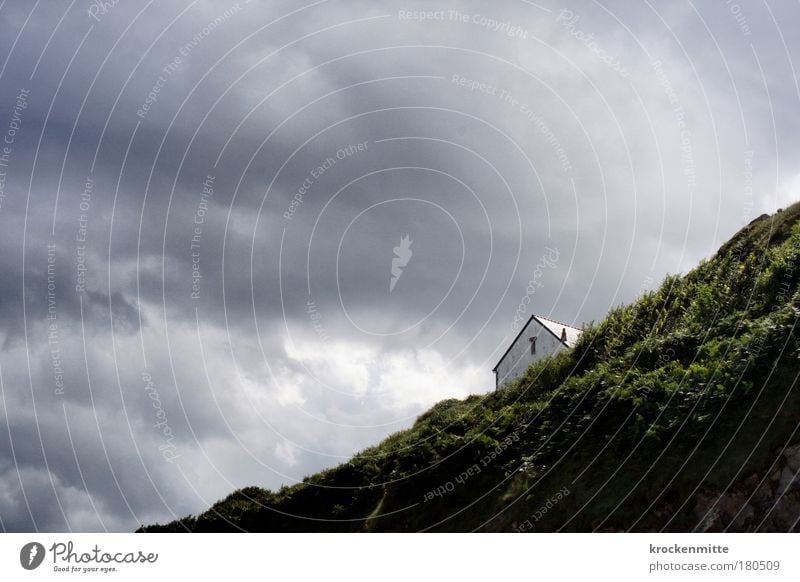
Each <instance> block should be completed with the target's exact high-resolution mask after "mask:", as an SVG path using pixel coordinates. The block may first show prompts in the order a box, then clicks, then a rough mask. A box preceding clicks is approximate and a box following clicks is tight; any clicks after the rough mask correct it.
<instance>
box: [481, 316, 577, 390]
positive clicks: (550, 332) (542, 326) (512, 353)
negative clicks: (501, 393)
mask: <svg viewBox="0 0 800 582" xmlns="http://www.w3.org/2000/svg"><path fill="white" fill-rule="evenodd" d="M582 332H583V330H582V329H580V328H578V327H573V326H571V325H567V324H566V323H561V322H560V321H555V320H553V319H548V318H546V317H542V316H541V315H531V317H530V318H529V319H528V322H527V323H526V324H525V325H524V326H522V330H521V331H520V332H519V334H518V335H517V337H515V338H514V341H513V342H511V345H510V346H509V347H508V349H507V350H506V352H505V353H504V354H503V356H502V357H501V358H500V361H499V362H497V365H496V366H495V367H494V368H493V369H492V372H494V378H495V388H500V387H501V386H502V385H503V384H505V383H506V382H510V381H511V380H514V379H516V378H519V377H520V376H522V374H524V373H525V370H527V369H528V366H530V365H531V364H532V363H533V362H536V361H538V360H541V359H542V358H544V357H545V356H549V355H551V354H555V353H556V352H557V351H559V350H561V349H563V348H571V347H572V346H574V345H575V342H576V341H578V338H579V337H580V335H581V333H582Z"/></svg>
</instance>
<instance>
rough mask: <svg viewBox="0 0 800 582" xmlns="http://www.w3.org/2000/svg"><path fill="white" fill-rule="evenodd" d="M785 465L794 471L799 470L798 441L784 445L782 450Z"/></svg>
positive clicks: (799, 447) (799, 452)
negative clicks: (784, 447)
mask: <svg viewBox="0 0 800 582" xmlns="http://www.w3.org/2000/svg"><path fill="white" fill-rule="evenodd" d="M783 456H784V458H785V459H786V465H787V466H788V467H789V468H790V469H791V470H792V471H794V472H795V473H797V471H800V443H798V444H796V445H792V446H789V447H786V449H785V450H784V451H783Z"/></svg>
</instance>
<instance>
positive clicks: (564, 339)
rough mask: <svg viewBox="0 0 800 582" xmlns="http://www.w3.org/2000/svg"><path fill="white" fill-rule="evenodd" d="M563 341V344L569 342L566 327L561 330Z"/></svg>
mask: <svg viewBox="0 0 800 582" xmlns="http://www.w3.org/2000/svg"><path fill="white" fill-rule="evenodd" d="M561 341H562V342H566V341H567V328H566V327H562V328H561Z"/></svg>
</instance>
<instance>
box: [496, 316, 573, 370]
mask: <svg viewBox="0 0 800 582" xmlns="http://www.w3.org/2000/svg"><path fill="white" fill-rule="evenodd" d="M532 319H535V320H536V321H537V322H539V324H540V325H541V326H542V327H544V328H545V329H546V330H547V331H549V332H550V333H552V334H553V335H554V336H556V339H558V341H561V330H562V329H564V330H566V331H567V341H565V342H563V344H564V345H565V346H567V347H568V348H571V347H572V346H574V345H575V342H576V341H578V338H579V337H580V335H581V334H582V333H583V330H582V329H581V328H579V327H575V326H574V325H569V324H567V323H561V322H560V321H556V320H555V319H548V318H547V317H542V316H541V315H531V316H530V317H529V318H528V321H526V322H525V325H523V326H522V329H520V330H519V333H518V334H517V335H516V336H515V337H514V339H513V340H512V342H511V343H510V344H508V348H507V349H506V351H505V352H503V355H502V356H500V359H499V360H497V363H496V364H495V366H494V368H492V372H495V371H497V367H498V366H499V365H500V362H502V361H503V359H504V358H505V357H506V356H507V355H508V352H510V351H511V348H512V347H514V344H515V343H517V340H518V339H519V337H520V336H521V335H522V332H524V331H525V330H526V329H527V328H528V325H529V324H530V322H531V320H532Z"/></svg>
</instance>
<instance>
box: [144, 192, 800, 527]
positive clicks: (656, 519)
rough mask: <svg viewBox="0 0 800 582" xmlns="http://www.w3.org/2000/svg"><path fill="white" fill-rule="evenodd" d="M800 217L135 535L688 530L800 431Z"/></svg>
mask: <svg viewBox="0 0 800 582" xmlns="http://www.w3.org/2000/svg"><path fill="white" fill-rule="evenodd" d="M799 217H800V205H794V206H792V207H791V208H788V209H786V210H784V211H780V212H778V213H777V214H776V215H774V216H771V217H768V216H766V215H764V216H762V217H759V218H758V219H756V220H755V221H753V222H752V223H751V224H750V225H748V226H747V227H746V228H744V229H743V230H742V231H740V232H739V233H738V234H737V235H736V236H734V238H733V239H731V240H730V241H729V242H728V243H726V244H725V245H724V246H723V247H722V248H721V249H720V250H719V251H718V253H717V254H716V255H715V256H714V257H713V258H712V259H711V260H708V261H704V262H703V263H702V264H700V265H699V266H698V267H697V268H696V269H694V270H693V271H691V272H690V273H688V274H687V275H686V276H683V277H678V276H670V277H667V278H666V280H665V281H664V282H663V284H662V285H661V286H660V287H659V288H658V289H657V290H654V291H651V292H648V293H646V294H645V295H644V296H642V297H641V298H640V299H639V300H638V301H636V302H635V303H633V304H631V305H627V306H622V307H619V308H617V309H614V310H613V311H612V312H611V313H609V314H608V316H607V317H606V318H605V319H604V320H603V321H601V322H600V323H599V324H597V325H590V326H589V328H588V329H587V330H586V331H585V332H584V334H583V335H582V337H581V339H580V341H579V342H578V344H577V345H576V346H575V348H574V349H573V350H570V351H567V352H562V353H559V354H558V355H556V356H555V357H552V358H548V359H546V360H543V361H541V362H538V363H537V364H535V365H533V366H531V368H530V369H529V370H528V372H527V373H526V375H525V376H524V377H523V378H521V379H519V380H518V381H516V382H514V383H512V384H510V385H509V386H508V387H506V388H504V389H501V390H499V391H497V392H493V393H491V394H487V395H485V396H471V397H469V398H467V399H465V400H462V401H458V400H445V401H443V402H440V403H438V404H437V405H435V406H434V407H433V408H432V409H431V410H429V411H428V412H426V413H425V414H423V415H422V416H420V417H419V418H418V419H417V421H416V423H415V424H414V426H413V427H412V428H410V429H408V430H405V431H402V432H399V433H396V434H394V435H392V436H390V437H389V438H387V439H386V440H385V441H384V442H382V443H381V444H379V445H378V446H375V447H373V448H370V449H367V450H365V451H362V452H361V453H359V454H357V455H355V456H354V457H353V458H352V459H351V460H350V461H349V462H347V463H345V464H343V465H340V466H338V467H336V468H333V469H330V470H328V471H324V472H322V473H319V474H316V475H313V476H311V477H308V478H306V479H305V480H304V481H303V483H301V484H298V485H295V486H292V487H284V488H282V489H281V490H279V491H276V492H273V491H266V490H264V489H260V488H258V487H248V488H245V489H242V490H240V491H236V492H235V493H233V494H231V495H229V496H228V497H227V498H225V499H223V500H221V501H219V502H218V503H216V504H215V505H214V506H212V507H211V508H210V509H209V510H208V511H206V512H205V513H203V514H201V515H198V516H189V517H187V518H185V519H182V520H179V521H175V522H172V523H170V524H167V525H155V526H148V527H144V528H142V529H141V530H140V531H187V530H189V531H240V530H245V531H420V530H426V531H470V530H480V531H555V530H562V531H592V530H676V531H688V530H692V529H695V528H697V527H698V523H699V521H700V517H699V516H698V515H697V513H696V507H695V506H696V499H697V496H698V492H700V491H709V490H711V491H725V490H727V489H728V488H730V487H731V486H732V484H734V483H737V482H739V481H740V480H741V479H743V478H745V477H746V476H748V475H751V474H753V472H754V471H765V470H769V468H770V467H771V466H772V463H773V462H774V461H775V460H776V459H777V458H779V457H780V455H781V452H782V451H783V450H784V449H785V448H786V447H787V445H788V444H790V443H791V442H794V441H795V440H797V437H796V436H795V435H796V431H797V428H798V423H799V421H800V394H798V390H797V387H796V381H797V376H798V371H800V360H798V355H799V354H798V349H799V348H800V344H799V343H798V340H797V337H796V334H795V325H796V323H797V317H798V314H800V292H798V281H799V280H800V268H799V267H800V265H798V254H799V253H800V222H798V218H799ZM770 523H772V522H770ZM736 527H737V528H739V529H759V528H761V529H769V528H770V526H769V524H768V523H767V522H765V521H764V520H760V521H759V520H758V519H755V518H751V519H750V520H749V521H747V522H742V521H741V520H740V521H738V522H736ZM773 527H774V526H773ZM794 527H795V528H796V527H797V525H796V522H795V524H794Z"/></svg>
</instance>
